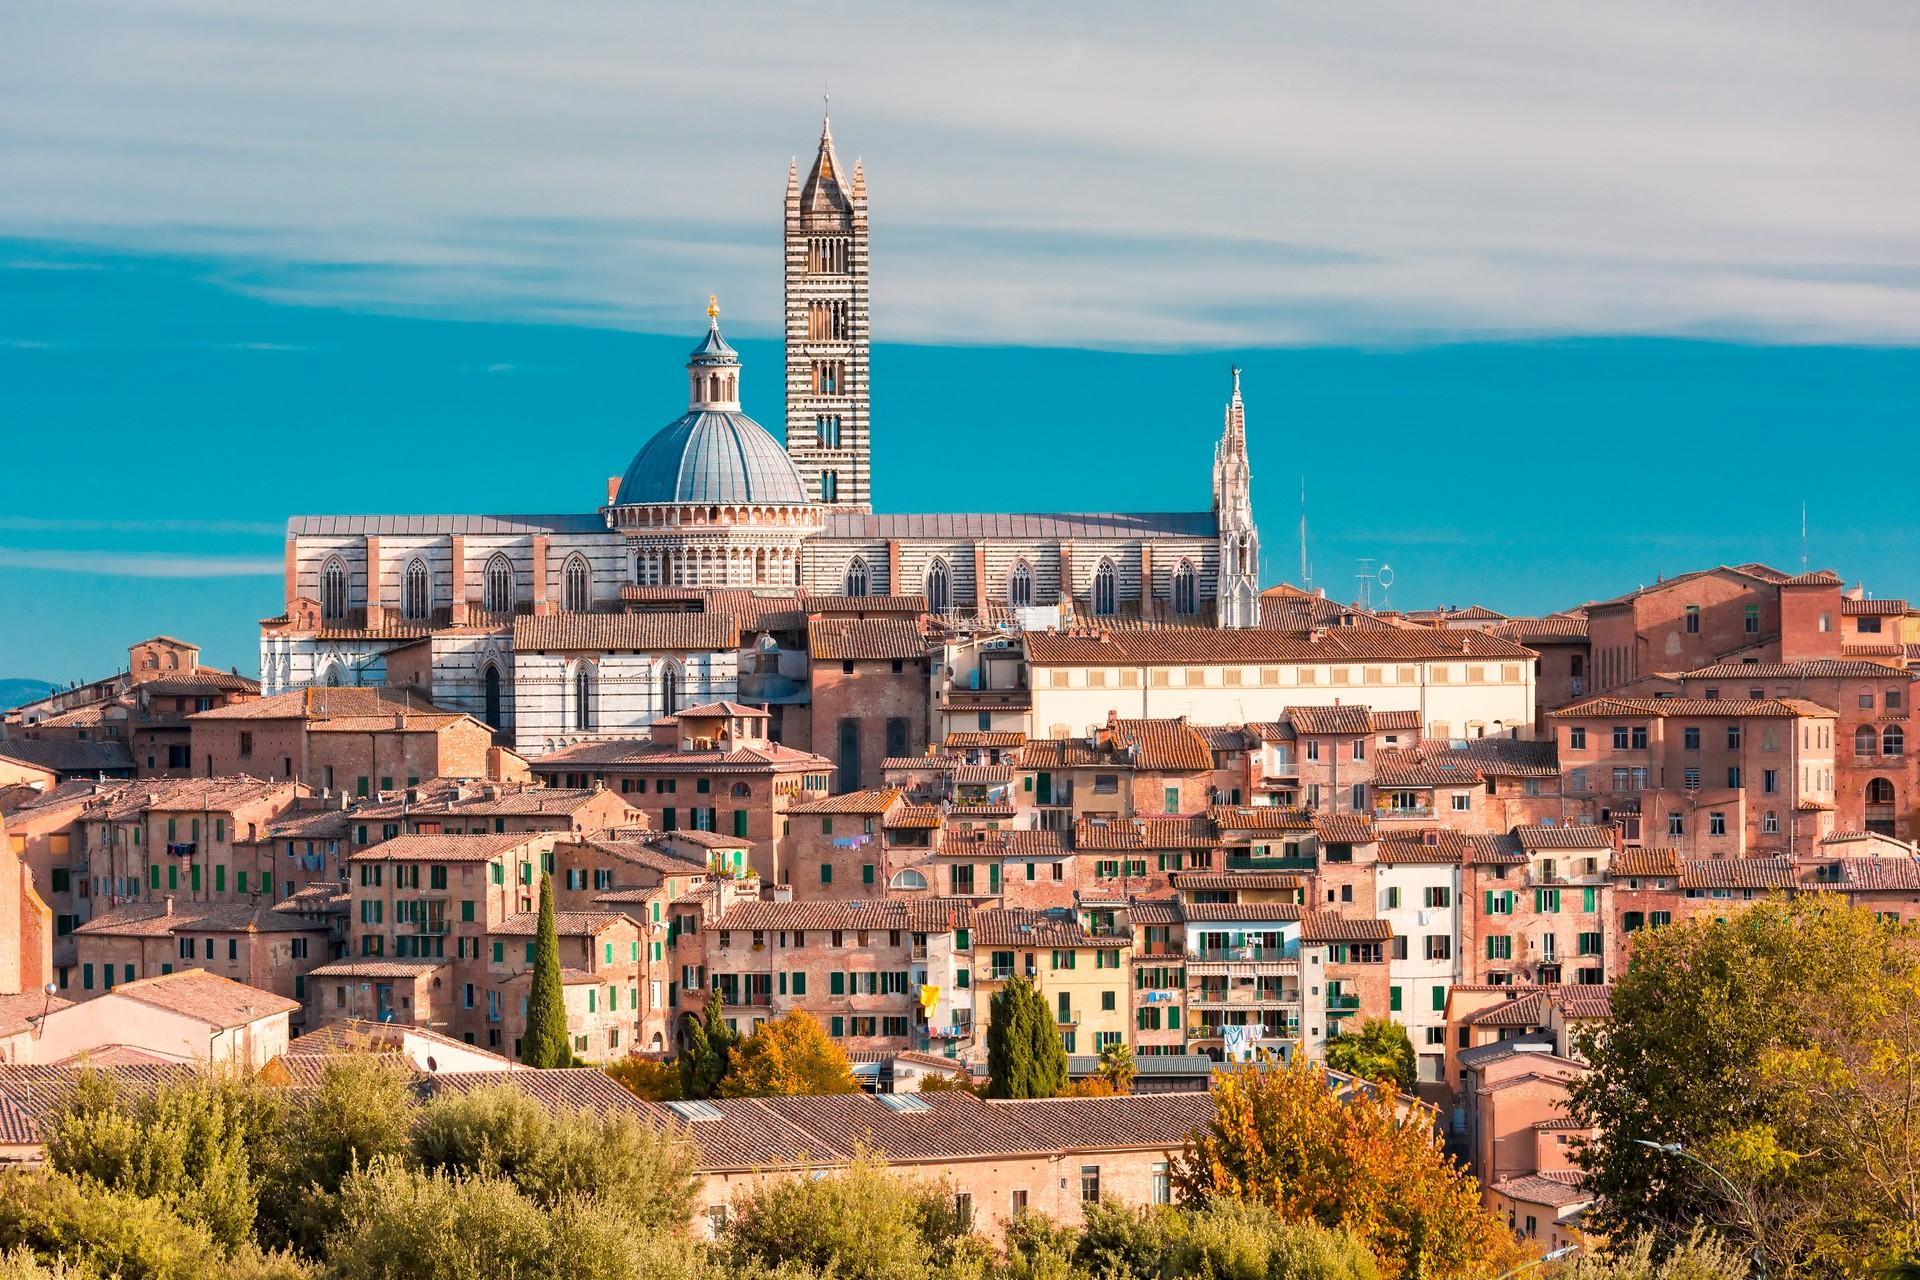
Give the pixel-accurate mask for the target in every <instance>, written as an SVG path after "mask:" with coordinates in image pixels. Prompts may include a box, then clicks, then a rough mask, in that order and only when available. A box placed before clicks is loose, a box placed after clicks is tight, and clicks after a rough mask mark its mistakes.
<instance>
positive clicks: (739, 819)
mask: <svg viewBox="0 0 1920 1280" xmlns="http://www.w3.org/2000/svg"><path fill="white" fill-rule="evenodd" d="M733 834H735V835H737V836H745V835H746V834H747V811H746V810H745V809H735V810H734V811H733Z"/></svg>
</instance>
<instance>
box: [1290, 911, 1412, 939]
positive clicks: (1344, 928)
mask: <svg viewBox="0 0 1920 1280" xmlns="http://www.w3.org/2000/svg"><path fill="white" fill-rule="evenodd" d="M1392 936H1393V925H1392V924H1391V923H1389V922H1388V921H1385V920H1375V919H1368V918H1365V917H1349V916H1342V915H1336V914H1335V913H1333V912H1331V911H1316V912H1314V913H1313V914H1312V915H1310V916H1308V917H1307V918H1306V919H1305V921H1304V922H1303V923H1302V924H1301V926H1300V941H1301V942H1304V943H1308V944H1313V943H1322V942H1385V941H1386V940H1387V939H1388V938H1391V937H1392Z"/></svg>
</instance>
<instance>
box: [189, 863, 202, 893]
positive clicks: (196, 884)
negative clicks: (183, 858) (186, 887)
mask: <svg viewBox="0 0 1920 1280" xmlns="http://www.w3.org/2000/svg"><path fill="white" fill-rule="evenodd" d="M189 878H190V879H191V882H192V883H191V886H190V887H191V888H192V890H193V892H195V893H198V892H200V864H199V863H197V862H196V863H194V864H193V870H192V872H191V873H190V876H189Z"/></svg>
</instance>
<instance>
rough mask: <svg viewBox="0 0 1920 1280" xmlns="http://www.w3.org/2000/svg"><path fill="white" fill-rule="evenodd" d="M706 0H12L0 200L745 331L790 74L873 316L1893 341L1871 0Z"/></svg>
mask: <svg viewBox="0 0 1920 1280" xmlns="http://www.w3.org/2000/svg"><path fill="white" fill-rule="evenodd" d="M729 14H730V16H729V20H728V21H726V22H725V23H718V22H716V19H715V16H714V14H713V12H712V11H711V10H710V9H703V8H700V7H697V6H692V7H690V6H675V7H668V6H614V5H604V4H588V5H584V6H569V7H567V8H565V9H564V10H562V11H558V12H556V11H554V10H553V9H552V8H551V7H548V8H543V9H538V10H535V9H529V8H525V7H522V6H515V5H509V4H506V3H504V2H494V3H478V4H476V3H470V2H467V0H421V2H420V3H417V4H412V5H408V6H405V7H403V8H401V9H397V10H396V9H395V8H394V7H393V6H390V5H379V4H375V3H373V2H372V0H346V2H345V3H341V4H336V5H329V6H325V7H324V8H321V9H312V8H309V9H303V10H291V9H262V8H260V7H259V6H257V5H253V4H248V3H245V2H244V0H174V2H173V3H147V2H144V0H143V2H141V3H135V2H134V0H103V2H102V3H97V4H87V5H80V6H71V5H65V6H63V5H42V6H29V7H26V8H24V9H17V10H16V11H15V12H14V13H13V14H12V15H10V18H9V38H8V39H7V40H6V41H5V42H4V43H0V118H4V119H6V120H8V121H9V129H8V131H7V133H6V134H5V135H4V137H0V164H4V166H5V169H6V171H7V173H8V182H7V183H6V184H5V186H4V187H3V188H0V231H13V232H16V233H27V234H54V235H64V236H72V235H73V234H74V233H75V232H76V231H77V230H80V229H85V230H87V231H88V232H90V233H92V234H96V235H98V236H100V237H101V238H104V239H110V240H113V241H116V242H121V243H139V244H143V245H146V246H148V247H159V248H171V249H176V250H181V251H192V252H209V251H212V252H218V253H220V254H223V255H229V256H231V257H234V258H237V259H241V260H243V261H245V262H248V263H251V264H254V265H253V266H252V267H251V268H250V269H249V270H247V271H246V272H245V273H244V278H236V279H235V280H233V281H231V283H233V284H234V285H235V286H236V287H244V288H247V289H250V290H253V291H255V292H259V293H262V294H263V295H266V296H273V297H281V298H287V299H291V300H296V301H308V302H327V303H348V304H353V305H369V306H379V307H393V308H435V309H457V310H459V311H460V312H461V313H463V314H475V313H478V314H490V315H505V316H521V317H530V318H534V319H540V320H548V321H553V322H558V323H580V322H595V323H605V322H611V323H618V324H625V325H629V326H633V327H641V328H648V329H658V328H669V327H670V328H673V329H680V328H687V327H694V326H697V323H698V311H699V305H700V303H701V302H703V301H704V299H705V296H706V294H707V293H708V292H710V291H718V292H719V293H720V294H721V295H722V298H723V301H725V302H726V303H727V307H728V315H729V316H730V317H732V318H733V319H734V320H735V321H736V323H738V324H739V325H740V326H741V327H742V328H743V329H744V330H746V331H748V332H752V331H755V330H758V331H760V332H773V331H774V330H775V328H776V308H777V303H778V290H779V258H778V248H777V236H778V227H777V218H778V213H779V193H780V187H781V183H782V180H783V179H784V176H785V169H786V161H787V159H788V158H789V156H791V155H795V154H798V155H800V156H801V157H802V159H803V160H804V158H805V156H806V154H807V153H808V152H809V151H810V150H811V145H812V142H813V138H814V129H815V119H816V117H815V114H814V112H815V109H816V101H817V100H816V98H815V95H816V94H817V92H818V89H819V85H820V83H821V80H822V77H823V75H830V76H831V78H832V81H833V83H832V88H833V90H834V95H835V96H834V101H835V104H836V114H835V126H836V135H837V136H838V138H839V139H840V142H841V146H842V148H843V159H847V160H851V159H852V153H858V154H863V155H864V157H865V159H866V161H867V171H868V176H869V180H870V186H871V189H872V198H873V211H874V212H873V216H874V228H875V230H874V237H875V245H874V250H875V273H876V291H875V312H876V314H875V331H876V333H878V334H880V335H881V336H884V337H888V338H894V339H922V340H937V341H962V342H983V343H984V342H1003V341H1019V342H1048V343H1071V344H1095V345H1116V346H1130V347H1161V346H1232V345H1242V344H1267V343H1294V342H1316V341H1327V340H1353V339H1359V340H1386V341H1398V340H1408V339H1412V340H1419V339H1422V338H1427V337H1432V336H1436V335H1446V336H1487V335H1498V336H1505V335H1522V334H1528V335H1530V334H1558V333H1665V334H1682V335H1716V336H1740V337H1753V338H1760V339H1763V340H1764V339H1777V340H1816V341H1818V340H1845V341H1874V342H1902V341H1920V151H1916V149H1915V148H1914V147H1913V145H1912V139H1913V138H1914V137H1915V136H1916V135H1920V79H1916V78H1915V77H1914V76H1913V74H1912V62H1913V55H1914V52H1915V50H1916V48H1920V9H1916V8H1914V7H1913V6H1910V5H1901V4H1894V3H1884V2H1880V0H1836V2H1835V3H1831V4H1825V5H1819V6H1806V5H1797V4H1786V3H1779V2H1777V0H1756V3H1752V4H1746V5H1739V6H1725V5H1720V6H1700V5H1687V6H1683V5H1673V4H1670V3H1666V0H1620V2H1619V3H1615V4H1609V5H1582V4H1577V3H1573V2H1572V0H1485V2H1484V3H1477V4H1474V5H1470V6H1468V5H1442V6H1434V5H1431V4H1427V3H1424V0H1377V2H1375V3H1362V4H1353V5H1340V6H1333V5H1324V4H1319V3H1310V2H1308V0H1287V2H1284V3H1275V4H1269V5H1264V6H1259V7H1257V8H1253V7H1243V8H1235V9H1232V10H1225V9H1207V10H1200V11H1193V10H1187V9H1180V8H1167V7H1165V6H1153V5H1149V4H1147V3H1145V0H1134V2H1131V3H1127V2H1116V3H1105V4H1092V3H1086V4H1067V5H1055V6H1049V7H1046V8H1042V9H1035V8H1033V7H1032V6H1012V5H1001V6H952V7H947V8H943V9H927V8H924V7H901V6H889V5H881V4H876V3H868V4H862V3H851V2H849V3H841V4H835V5H833V6H831V7H830V8H829V9H828V10H827V11H825V12H824V13H823V12H822V11H821V10H820V9H819V8H817V7H815V6H785V5H772V4H761V5H747V6H744V7H743V8H736V9H735V10H730V11H729ZM698 51H710V53H709V54H706V55H703V54H702V53H700V52H698ZM689 317H691V318H689Z"/></svg>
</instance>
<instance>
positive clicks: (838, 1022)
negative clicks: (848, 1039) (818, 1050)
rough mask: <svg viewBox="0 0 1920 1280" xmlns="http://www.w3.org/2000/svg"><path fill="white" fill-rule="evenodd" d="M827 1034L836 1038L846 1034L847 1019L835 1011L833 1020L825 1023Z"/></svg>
mask: <svg viewBox="0 0 1920 1280" xmlns="http://www.w3.org/2000/svg"><path fill="white" fill-rule="evenodd" d="M827 1034H828V1035H830V1036H832V1037H833V1038H834V1039H836V1040H838V1039H840V1038H841V1037H842V1036H844V1035H846V1034H847V1020H846V1019H845V1018H843V1017H841V1016H840V1015H839V1014H837V1013H836V1014H835V1015H833V1020H832V1021H831V1022H829V1023H828V1024H827Z"/></svg>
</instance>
